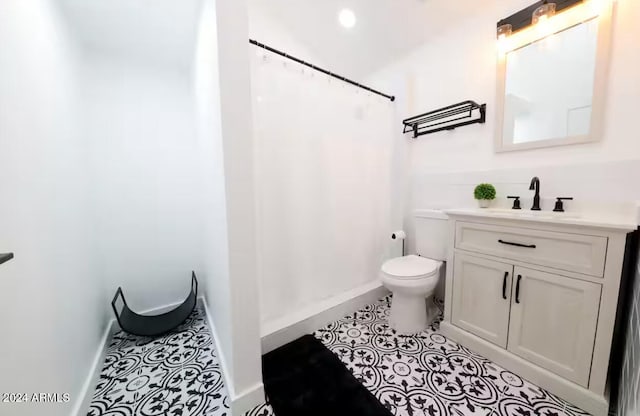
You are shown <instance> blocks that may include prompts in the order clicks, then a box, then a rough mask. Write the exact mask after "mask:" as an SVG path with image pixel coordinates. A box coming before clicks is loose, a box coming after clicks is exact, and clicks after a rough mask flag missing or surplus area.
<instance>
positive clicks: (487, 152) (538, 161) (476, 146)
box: [368, 0, 640, 218]
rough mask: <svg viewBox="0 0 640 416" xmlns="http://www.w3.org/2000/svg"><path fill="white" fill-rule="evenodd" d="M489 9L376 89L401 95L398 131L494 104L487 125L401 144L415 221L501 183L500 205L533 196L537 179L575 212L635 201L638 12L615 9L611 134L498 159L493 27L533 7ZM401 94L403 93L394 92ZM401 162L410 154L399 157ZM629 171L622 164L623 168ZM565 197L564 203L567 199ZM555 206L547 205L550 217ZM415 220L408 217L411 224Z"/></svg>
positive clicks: (383, 74) (639, 8) (385, 76)
mask: <svg viewBox="0 0 640 416" xmlns="http://www.w3.org/2000/svg"><path fill="white" fill-rule="evenodd" d="M504 3H507V2H502V1H498V0H494V1H488V2H487V4H486V7H485V8H484V13H482V14H478V15H477V16H475V17H473V18H471V19H468V20H465V21H461V22H457V23H456V24H455V25H452V26H451V28H450V30H449V31H448V32H446V33H444V34H442V36H440V37H437V38H435V39H433V40H432V41H431V42H429V43H427V44H425V45H423V46H422V47H421V48H419V49H416V50H415V51H413V52H412V53H411V54H410V55H408V56H407V57H405V59H403V60H402V61H400V62H397V63H394V64H393V65H390V66H388V67H387V68H385V69H383V70H382V71H380V72H379V73H376V74H374V75H373V76H372V77H371V78H370V79H369V80H368V81H369V82H373V83H376V85H380V86H381V88H386V89H391V90H393V91H394V92H395V93H396V94H398V95H399V102H398V105H397V109H398V114H397V123H398V124H397V125H398V126H400V124H399V122H400V120H401V119H402V118H405V117H408V116H412V115H415V114H418V113H421V112H426V111H429V110H432V109H436V108H439V107H442V106H446V105H449V104H453V103H456V102H459V101H462V100H465V99H473V100H476V101H478V102H480V103H485V102H486V103H487V105H488V120H487V123H486V124H484V125H472V126H467V127H462V128H460V129H457V130H455V131H452V132H441V133H436V134H432V135H427V136H422V137H420V138H418V139H417V140H413V139H411V138H409V136H408V135H407V136H405V138H404V139H400V137H398V144H399V146H400V147H402V146H404V147H405V149H404V151H406V152H407V154H408V155H410V156H408V157H407V162H408V163H410V183H411V187H410V188H411V189H410V192H409V196H408V201H409V203H408V204H407V214H409V213H410V211H411V209H413V208H421V207H425V206H444V207H446V206H460V205H472V204H473V203H474V201H473V198H472V196H471V195H472V194H471V191H472V189H473V185H475V184H477V183H478V182H480V181H483V180H489V181H495V182H497V183H496V185H497V187H498V193H499V195H500V196H506V195H507V194H511V193H516V195H523V196H527V198H528V199H529V201H525V202H523V206H527V204H530V198H531V195H530V194H531V192H529V191H528V183H529V179H530V178H531V176H533V175H534V174H536V175H538V176H540V177H541V179H542V195H543V196H544V197H546V198H552V197H554V196H577V197H578V198H579V200H578V201H576V202H575V203H574V204H571V203H569V204H568V206H569V207H571V206H574V207H575V206H577V205H576V204H580V203H582V204H585V205H589V204H601V203H603V202H606V201H607V199H609V198H614V199H615V200H616V202H619V201H620V200H621V199H625V200H631V201H633V200H637V199H639V198H640V188H639V187H638V186H637V184H636V183H635V181H634V180H633V178H634V177H637V174H638V172H639V171H640V141H638V140H636V136H637V135H636V134H635V130H636V126H635V122H634V117H635V116H634V112H633V111H634V110H633V109H634V104H633V103H634V102H635V100H637V97H638V96H640V79H639V77H640V75H639V74H640V56H638V54H637V53H636V50H637V47H636V40H637V38H638V36H639V34H640V31H639V29H638V25H637V21H638V19H639V18H640V3H638V2H636V1H631V0H620V1H618V2H617V8H618V10H617V14H616V17H615V21H614V34H613V46H612V48H613V49H612V62H611V74H610V76H609V85H608V97H607V106H606V107H607V112H606V122H605V124H606V126H605V133H604V137H603V138H602V140H601V141H600V142H597V143H591V144H582V145H573V146H564V147H555V148H547V149H538V150H530V151H520V152H510V153H501V154H498V153H494V151H493V137H494V131H495V123H494V116H495V114H494V111H495V89H496V83H495V80H496V62H497V56H496V35H495V22H497V21H498V20H499V19H501V18H503V17H505V16H508V15H510V14H511V13H513V12H516V11H518V10H519V9H520V8H522V7H525V6H526V5H528V4H529V3H530V2H528V1H526V0H518V1H512V2H508V3H509V5H508V6H505V5H504ZM394 88H395V90H394ZM400 153H402V151H400ZM626 160H629V162H625V163H622V161H626ZM564 194H566V195H564ZM550 203H551V201H546V202H545V204H546V205H545V208H546V209H549V208H552V207H553V206H552V205H551V206H550V205H549V204H550ZM407 218H409V215H407Z"/></svg>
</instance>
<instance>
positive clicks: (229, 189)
mask: <svg viewBox="0 0 640 416" xmlns="http://www.w3.org/2000/svg"><path fill="white" fill-rule="evenodd" d="M247 37H248V30H247V6H246V2H245V1H238V0H217V1H215V2H214V1H213V0H206V1H205V2H204V3H203V12H202V18H201V21H200V24H199V37H198V46H197V49H196V63H195V82H194V86H195V91H196V93H195V96H196V101H197V103H198V104H197V105H198V106H197V109H198V112H197V113H198V136H199V145H200V151H201V153H202V155H203V160H204V165H203V166H204V168H203V170H202V171H201V174H202V176H203V182H202V185H203V188H202V192H203V195H204V199H205V201H204V205H203V206H204V208H205V215H206V221H205V223H204V229H205V235H204V247H205V252H204V259H205V260H204V267H203V271H204V273H203V275H204V276H206V284H207V291H206V297H207V304H208V307H209V308H210V310H211V311H212V317H213V320H214V325H215V328H216V333H217V336H218V340H219V344H220V348H221V351H220V354H221V356H222V359H223V361H224V366H225V367H226V369H227V380H228V381H229V384H230V385H229V386H227V387H228V389H229V392H230V394H231V401H232V403H231V405H232V411H233V413H234V414H243V413H244V412H245V411H247V410H249V409H250V408H251V407H252V406H254V405H256V404H258V403H260V402H261V401H263V400H264V394H263V389H262V371H261V361H260V356H261V354H260V327H259V325H260V322H259V303H258V281H257V270H256V268H257V266H256V261H257V260H256V258H257V249H256V228H255V227H256V225H255V221H256V211H255V188H254V180H255V178H254V166H253V165H254V160H253V136H252V134H253V131H252V116H251V114H252V111H251V101H250V89H251V85H250V77H249V61H248V56H247V45H248V43H247Z"/></svg>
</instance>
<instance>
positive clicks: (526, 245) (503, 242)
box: [498, 240, 536, 248]
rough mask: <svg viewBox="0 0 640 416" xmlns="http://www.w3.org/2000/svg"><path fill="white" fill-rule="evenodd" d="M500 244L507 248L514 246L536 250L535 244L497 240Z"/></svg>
mask: <svg viewBox="0 0 640 416" xmlns="http://www.w3.org/2000/svg"><path fill="white" fill-rule="evenodd" d="M498 243H500V244H506V245H508V246H516V247H524V248H536V245H535V244H520V243H512V242H511V241H504V240H498Z"/></svg>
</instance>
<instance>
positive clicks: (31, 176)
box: [0, 0, 107, 416]
mask: <svg viewBox="0 0 640 416" xmlns="http://www.w3.org/2000/svg"><path fill="white" fill-rule="evenodd" d="M0 43H1V44H2V48H0V149H1V150H0V178H1V179H0V195H1V197H0V198H1V201H2V202H1V203H0V252H6V251H13V252H15V255H16V257H15V259H14V260H12V261H10V262H8V263H6V264H3V265H2V266H0V327H1V328H2V329H1V331H2V335H1V336H0V392H16V393H18V392H29V393H40V392H46V393H60V394H62V393H69V394H70V395H71V402H69V403H49V404H44V403H43V404H15V405H14V404H5V403H0V413H1V414H3V415H15V416H26V415H34V416H36V415H38V416H39V415H43V414H46V415H51V416H56V415H60V416H63V415H64V416H67V415H69V414H70V413H71V410H72V406H73V405H74V403H75V402H76V401H77V400H79V399H81V398H80V397H79V393H80V390H81V386H82V383H83V382H84V380H85V377H86V376H87V372H88V370H89V368H90V365H91V362H92V360H93V357H94V354H95V352H96V350H97V348H98V346H99V342H100V337H101V334H102V332H103V331H104V329H105V324H106V320H107V316H106V308H104V307H100V305H101V303H102V302H104V288H103V285H102V283H101V282H100V280H99V279H98V275H97V274H96V263H95V260H96V259H95V255H94V254H95V251H94V250H93V249H92V244H93V241H94V240H93V239H94V230H93V228H92V216H93V213H92V202H91V199H90V192H91V189H92V184H91V179H90V176H89V175H88V174H87V172H88V169H89V164H90V149H89V146H88V141H87V140H86V137H85V136H84V135H83V134H81V131H80V130H79V129H78V125H79V123H80V121H81V120H80V117H79V116H78V114H79V108H80V107H81V105H82V104H81V103H80V102H79V86H78V84H77V82H76V81H77V79H78V78H79V72H78V65H79V64H78V59H79V56H78V50H77V48H76V45H75V44H74V42H72V41H71V39H70V37H69V35H68V33H67V32H66V23H65V22H64V21H63V20H62V19H61V17H60V15H59V13H58V10H57V8H56V4H55V2H53V1H47V0H40V1H29V2H25V1H21V0H6V1H2V2H0Z"/></svg>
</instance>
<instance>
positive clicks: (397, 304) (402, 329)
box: [389, 293, 437, 334]
mask: <svg viewBox="0 0 640 416" xmlns="http://www.w3.org/2000/svg"><path fill="white" fill-rule="evenodd" d="M428 306H429V307H428ZM432 306H433V307H432ZM434 309H436V308H435V304H434V303H433V295H431V296H427V297H424V296H415V295H409V296H407V295H403V294H401V293H394V294H393V298H392V299H391V315H390V317H389V325H390V326H391V328H392V329H394V330H396V331H397V332H399V333H401V334H416V333H418V332H422V331H424V330H425V329H427V326H428V325H429V324H431V322H432V321H433V319H434V318H435V313H437V312H436V311H434Z"/></svg>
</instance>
